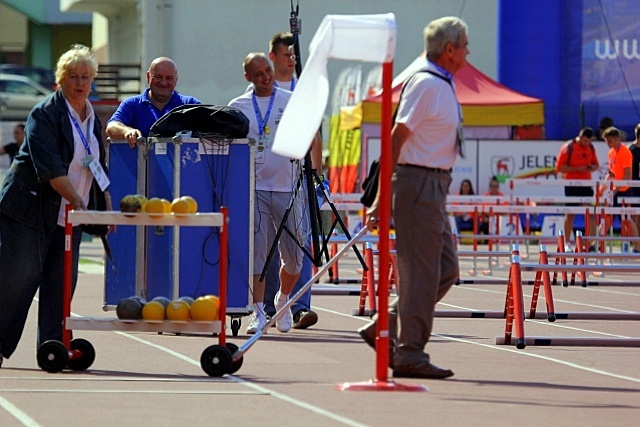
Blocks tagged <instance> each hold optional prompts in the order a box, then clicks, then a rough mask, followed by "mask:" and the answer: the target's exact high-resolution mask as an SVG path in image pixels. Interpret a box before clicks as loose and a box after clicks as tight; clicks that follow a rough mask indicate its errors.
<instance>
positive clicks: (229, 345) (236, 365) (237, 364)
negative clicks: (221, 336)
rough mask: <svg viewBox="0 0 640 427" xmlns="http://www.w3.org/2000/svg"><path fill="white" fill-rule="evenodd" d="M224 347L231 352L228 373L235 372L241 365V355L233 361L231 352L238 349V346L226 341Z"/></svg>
mask: <svg viewBox="0 0 640 427" xmlns="http://www.w3.org/2000/svg"><path fill="white" fill-rule="evenodd" d="M226 347H227V350H229V351H230V352H231V370H230V371H229V373H230V374H235V373H236V372H238V371H239V370H240V368H241V367H242V362H243V357H242V356H240V359H238V360H237V361H236V362H234V361H233V353H235V352H236V351H237V350H238V346H237V345H235V344H233V343H230V342H228V343H226Z"/></svg>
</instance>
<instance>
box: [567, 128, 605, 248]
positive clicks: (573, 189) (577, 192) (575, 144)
mask: <svg viewBox="0 0 640 427" xmlns="http://www.w3.org/2000/svg"><path fill="white" fill-rule="evenodd" d="M593 139H594V135H593V129H591V128H590V127H585V128H582V129H581V130H580V133H578V136H577V137H575V138H573V139H571V140H569V141H567V142H566V143H565V144H564V145H562V147H560V152H559V153H558V160H557V162H556V172H558V173H561V174H562V175H563V177H564V179H571V180H575V179H591V172H593V171H596V170H598V168H599V167H600V163H599V162H598V156H597V155H596V150H595V148H594V147H593V144H592V143H591V141H592V140H593ZM564 195H565V196H567V197H593V187H592V186H591V184H587V185H585V186H571V185H568V186H566V187H564ZM580 205H581V204H580V203H567V206H580ZM587 206H588V205H587ZM574 218H575V214H567V215H566V216H565V219H564V236H565V238H566V239H567V242H568V241H569V240H571V235H572V233H573V220H574ZM589 235H591V236H595V235H596V225H595V221H594V220H593V218H592V217H591V218H590V220H589Z"/></svg>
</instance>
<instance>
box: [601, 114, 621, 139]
mask: <svg viewBox="0 0 640 427" xmlns="http://www.w3.org/2000/svg"><path fill="white" fill-rule="evenodd" d="M611 126H615V124H614V123H613V119H612V118H611V117H603V118H602V119H601V120H600V128H599V131H600V133H599V135H600V139H601V140H603V141H604V131H605V130H607V129H608V128H610V127H611ZM618 132H620V141H626V140H627V133H626V132H625V131H623V130H620V129H618Z"/></svg>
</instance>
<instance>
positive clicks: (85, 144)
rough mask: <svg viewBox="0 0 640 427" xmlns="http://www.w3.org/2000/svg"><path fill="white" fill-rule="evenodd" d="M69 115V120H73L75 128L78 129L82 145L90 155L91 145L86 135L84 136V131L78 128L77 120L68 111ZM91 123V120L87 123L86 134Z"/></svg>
mask: <svg viewBox="0 0 640 427" xmlns="http://www.w3.org/2000/svg"><path fill="white" fill-rule="evenodd" d="M69 117H70V118H71V121H72V122H73V126H75V128H76V130H77V131H78V134H79V135H80V139H81V140H82V145H84V149H85V150H87V154H88V155H91V147H90V146H89V142H88V141H87V137H85V136H84V133H82V129H80V125H79V124H78V121H77V120H76V118H75V117H73V116H72V115H71V112H69ZM90 123H91V121H89V122H88V123H87V134H89V124H90Z"/></svg>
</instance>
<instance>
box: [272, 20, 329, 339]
mask: <svg viewBox="0 0 640 427" xmlns="http://www.w3.org/2000/svg"><path fill="white" fill-rule="evenodd" d="M293 46H294V39H293V34H291V33H289V32H281V33H277V34H276V35H274V36H273V37H272V38H271V40H270V41H269V59H270V60H271V62H272V63H273V77H274V85H275V86H277V87H278V88H280V89H285V90H288V91H291V92H293V90H294V89H295V88H296V83H297V80H296V77H295V75H294V73H295V70H296V58H295V54H294V52H293ZM319 137H320V136H319V135H318V138H319ZM311 156H312V157H316V159H315V161H313V160H312V163H319V162H321V158H322V141H321V140H319V141H317V142H316V143H315V144H314V149H313V150H312V151H311ZM317 156H320V157H317ZM306 188H307V187H306V184H305V183H303V185H302V189H303V191H306ZM308 206H309V202H308V199H307V200H305V207H308ZM304 219H305V221H304V222H303V223H302V232H303V235H304V236H306V241H305V246H306V248H307V250H308V251H309V253H311V252H312V250H311V231H310V228H309V221H310V218H309V213H308V210H307V209H305V211H304ZM275 236H276V232H275V230H273V231H271V230H270V233H269V235H268V238H269V242H273V240H274V239H275ZM270 245H271V243H270ZM279 270H280V259H279V256H278V254H277V251H276V253H274V256H273V258H272V259H271V262H270V263H269V266H268V267H267V271H266V275H265V293H264V296H265V300H264V301H265V303H264V305H265V311H266V313H267V317H270V316H272V315H273V314H274V313H275V311H276V309H275V305H274V303H273V301H274V297H275V294H276V292H277V291H278V285H279V279H278V277H279ZM312 276H313V274H312V263H311V259H310V258H309V257H308V256H305V257H304V258H303V260H302V270H301V271H300V277H298V281H297V282H296V284H295V286H294V288H293V291H292V294H294V295H295V294H297V293H298V292H299V290H300V289H302V287H304V285H306V284H307V282H308V281H309V280H310V279H311V277H312ZM291 312H292V313H293V328H294V329H307V328H309V327H311V326H313V325H315V324H316V323H317V322H318V314H317V313H316V312H315V311H313V310H311V289H309V290H308V291H307V292H305V293H304V294H303V295H301V296H300V298H299V299H298V300H297V301H296V302H295V303H294V304H293V305H292V306H291Z"/></svg>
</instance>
